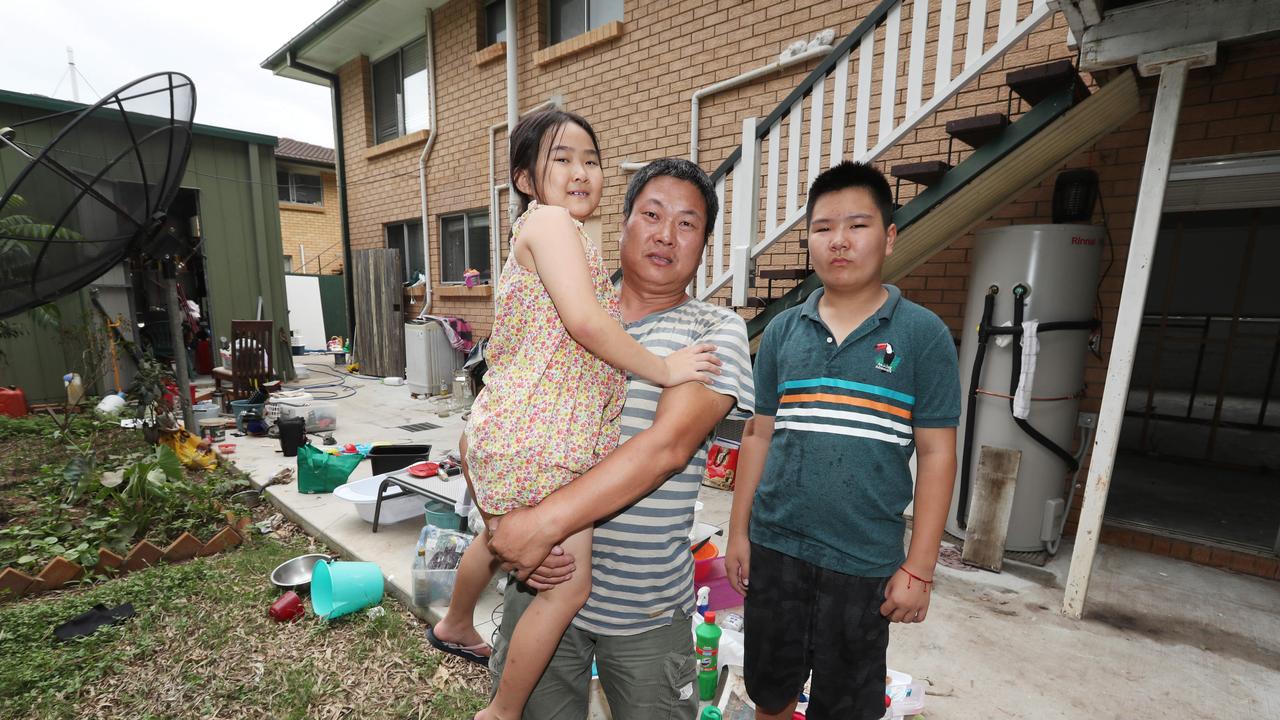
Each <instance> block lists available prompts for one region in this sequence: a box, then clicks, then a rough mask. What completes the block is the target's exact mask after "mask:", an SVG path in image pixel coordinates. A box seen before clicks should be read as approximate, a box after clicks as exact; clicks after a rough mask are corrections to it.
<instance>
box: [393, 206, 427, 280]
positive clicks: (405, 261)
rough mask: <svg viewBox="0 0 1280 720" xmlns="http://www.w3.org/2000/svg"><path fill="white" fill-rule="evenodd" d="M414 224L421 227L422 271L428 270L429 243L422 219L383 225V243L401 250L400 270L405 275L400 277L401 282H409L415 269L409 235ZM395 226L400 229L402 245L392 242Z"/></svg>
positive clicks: (409, 219) (419, 238)
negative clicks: (398, 245) (426, 239)
mask: <svg viewBox="0 0 1280 720" xmlns="http://www.w3.org/2000/svg"><path fill="white" fill-rule="evenodd" d="M413 225H417V226H418V228H419V231H418V232H419V235H418V244H419V248H418V249H419V251H420V252H421V254H422V258H423V259H422V265H423V267H422V271H423V272H426V270H427V268H426V264H427V261H426V256H427V244H426V242H425V239H424V238H425V236H423V235H422V232H423V230H422V219H421V218H408V219H406V220H398V221H396V222H389V223H385V224H383V226H382V241H383V243H385V247H386V248H387V249H388V250H399V251H400V271H401V272H402V273H403V275H402V276H401V278H400V281H401V282H409V275H410V273H412V272H413V270H414V268H413V265H412V259H411V253H410V252H409V247H410V245H409V235H408V229H409V227H411V226H413ZM393 228H399V229H400V242H401V243H402V247H395V246H393V245H392V244H391V232H392V229H393Z"/></svg>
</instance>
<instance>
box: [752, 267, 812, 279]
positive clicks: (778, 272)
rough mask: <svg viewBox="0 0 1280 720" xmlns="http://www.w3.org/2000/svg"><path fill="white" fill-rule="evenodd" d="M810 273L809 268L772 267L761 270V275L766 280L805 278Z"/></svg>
mask: <svg viewBox="0 0 1280 720" xmlns="http://www.w3.org/2000/svg"><path fill="white" fill-rule="evenodd" d="M809 273H810V270H809V269H808V268H770V269H768V270H761V271H760V273H759V275H760V277H762V278H764V279H765V280H803V279H805V278H807V277H809Z"/></svg>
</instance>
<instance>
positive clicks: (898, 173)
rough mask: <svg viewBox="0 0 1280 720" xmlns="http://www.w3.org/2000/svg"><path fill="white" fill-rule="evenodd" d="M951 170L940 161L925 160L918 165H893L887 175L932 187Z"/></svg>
mask: <svg viewBox="0 0 1280 720" xmlns="http://www.w3.org/2000/svg"><path fill="white" fill-rule="evenodd" d="M949 170H951V166H950V165H948V164H947V163H945V162H943V161H942V160H926V161H924V162H918V163H907V164H905V165H894V166H893V168H892V169H891V170H890V171H889V174H890V175H892V176H894V177H896V178H899V179H902V180H908V181H910V182H914V183H919V184H921V185H933V184H934V183H936V182H938V181H939V180H941V179H942V176H943V175H946V174H947V172H948V171H949Z"/></svg>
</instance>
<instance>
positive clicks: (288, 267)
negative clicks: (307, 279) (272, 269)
mask: <svg viewBox="0 0 1280 720" xmlns="http://www.w3.org/2000/svg"><path fill="white" fill-rule="evenodd" d="M284 271H285V272H287V273H291V272H293V256H292V255H285V256H284Z"/></svg>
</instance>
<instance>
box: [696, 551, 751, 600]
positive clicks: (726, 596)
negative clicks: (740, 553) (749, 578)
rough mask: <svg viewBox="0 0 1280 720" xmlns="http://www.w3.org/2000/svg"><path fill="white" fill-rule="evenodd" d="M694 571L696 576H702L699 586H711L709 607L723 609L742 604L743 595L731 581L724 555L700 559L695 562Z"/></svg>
mask: <svg viewBox="0 0 1280 720" xmlns="http://www.w3.org/2000/svg"><path fill="white" fill-rule="evenodd" d="M693 573H694V576H696V577H701V578H702V579H701V580H698V587H709V588H711V597H710V599H709V600H708V602H707V608H708V609H710V610H722V609H724V608H732V607H741V606H742V603H743V597H742V596H741V595H739V594H738V591H737V590H734V589H733V585H731V584H730V583H729V576H728V574H726V573H725V570H724V558H723V557H717V558H712V559H710V560H699V561H698V562H696V563H694V570H693Z"/></svg>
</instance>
